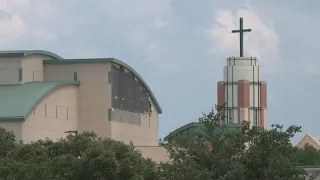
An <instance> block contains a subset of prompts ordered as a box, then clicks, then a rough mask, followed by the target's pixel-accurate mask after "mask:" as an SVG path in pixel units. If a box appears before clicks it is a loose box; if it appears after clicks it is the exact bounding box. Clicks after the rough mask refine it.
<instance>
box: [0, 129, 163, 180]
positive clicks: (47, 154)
mask: <svg viewBox="0 0 320 180" xmlns="http://www.w3.org/2000/svg"><path fill="white" fill-rule="evenodd" d="M0 177H3V178H4V179H24V180H35V179H51V180H81V179H83V180H91V179H92V180H93V179H99V180H103V179H108V180H123V179H128V180H158V177H157V168H156V165H155V163H153V162H152V161H151V160H150V159H144V158H143V157H142V156H141V154H140V153H139V152H138V151H136V150H134V147H133V146H131V145H126V144H124V143H122V142H118V141H114V140H112V139H108V138H97V136H96V135H95V134H94V133H88V132H86V133H83V134H79V135H76V136H72V135H70V136H68V137H67V138H66V139H60V140H58V141H57V142H53V141H51V140H39V141H37V142H34V143H31V144H25V145H21V146H19V147H17V148H16V149H14V150H12V151H11V152H10V153H8V155H7V156H6V158H4V160H3V161H1V162H0Z"/></svg>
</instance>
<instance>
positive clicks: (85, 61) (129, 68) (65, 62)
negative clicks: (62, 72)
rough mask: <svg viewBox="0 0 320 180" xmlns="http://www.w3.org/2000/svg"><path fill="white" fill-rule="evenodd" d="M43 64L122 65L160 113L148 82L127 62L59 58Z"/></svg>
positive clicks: (112, 59)
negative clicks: (144, 89)
mask: <svg viewBox="0 0 320 180" xmlns="http://www.w3.org/2000/svg"><path fill="white" fill-rule="evenodd" d="M43 63H44V64H73V63H116V64H118V65H120V66H123V67H124V68H126V69H127V70H129V71H131V72H132V73H133V74H134V75H135V76H136V77H137V78H138V79H139V80H140V81H141V82H142V84H143V85H144V87H145V88H146V89H147V91H148V92H149V94H150V96H151V99H152V101H153V103H154V104H155V106H156V108H157V111H158V113H159V114H161V113H162V109H161V107H160V104H159V102H158V101H157V99H156V97H155V95H154V94H153V93H152V91H151V89H150V87H149V86H148V84H147V83H146V82H145V81H144V80H143V78H142V77H141V76H140V75H139V74H138V73H137V72H136V71H135V70H134V69H133V68H132V67H130V66H129V65H128V64H126V63H124V62H122V61H120V60H118V59H114V58H93V59H61V60H44V61H43Z"/></svg>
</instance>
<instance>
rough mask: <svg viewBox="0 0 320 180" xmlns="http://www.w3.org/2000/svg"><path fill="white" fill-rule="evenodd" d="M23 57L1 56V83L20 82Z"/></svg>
mask: <svg viewBox="0 0 320 180" xmlns="http://www.w3.org/2000/svg"><path fill="white" fill-rule="evenodd" d="M20 68H21V57H0V85H1V84H19V83H20V82H19V69H20Z"/></svg>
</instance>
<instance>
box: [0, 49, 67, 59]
mask: <svg viewBox="0 0 320 180" xmlns="http://www.w3.org/2000/svg"><path fill="white" fill-rule="evenodd" d="M37 54H40V55H46V56H50V57H52V58H53V59H63V58H62V57H60V56H59V55H57V54H55V53H52V52H49V51H43V50H12V51H0V57H19V56H30V55H37Z"/></svg>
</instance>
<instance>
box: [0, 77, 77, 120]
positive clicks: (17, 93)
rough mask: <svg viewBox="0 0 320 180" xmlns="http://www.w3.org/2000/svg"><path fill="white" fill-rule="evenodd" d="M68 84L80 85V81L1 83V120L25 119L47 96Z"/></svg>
mask: <svg viewBox="0 0 320 180" xmlns="http://www.w3.org/2000/svg"><path fill="white" fill-rule="evenodd" d="M66 85H79V82H77V81H59V82H28V83H24V84H19V85H0V99H1V101H0V121H24V120H25V119H26V118H27V117H28V116H29V115H30V113H31V112H32V110H33V109H34V108H35V107H36V106H37V105H38V104H39V103H40V102H41V101H42V100H43V99H44V98H45V97H47V96H48V95H49V94H50V93H52V92H54V91H55V90H56V89H58V88H61V87H63V86H66Z"/></svg>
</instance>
